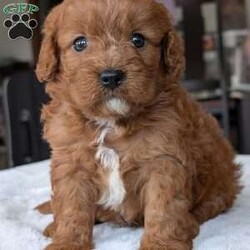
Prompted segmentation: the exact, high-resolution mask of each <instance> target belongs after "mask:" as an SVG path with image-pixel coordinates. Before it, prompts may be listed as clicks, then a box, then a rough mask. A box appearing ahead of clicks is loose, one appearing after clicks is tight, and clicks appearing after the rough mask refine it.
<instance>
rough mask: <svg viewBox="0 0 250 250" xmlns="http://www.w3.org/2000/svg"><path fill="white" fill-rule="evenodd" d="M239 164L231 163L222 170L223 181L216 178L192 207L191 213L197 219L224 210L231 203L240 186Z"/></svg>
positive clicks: (210, 216)
mask: <svg viewBox="0 0 250 250" xmlns="http://www.w3.org/2000/svg"><path fill="white" fill-rule="evenodd" d="M240 175H241V174H240V166H239V165H237V164H232V166H231V168H228V169H227V171H225V170H224V173H223V174H222V175H221V176H223V181H221V179H218V181H217V183H216V185H213V187H211V189H210V190H209V192H208V193H207V194H205V196H204V198H203V199H202V200H201V202H200V203H199V205H198V206H197V207H196V208H194V209H193V211H192V214H193V215H194V216H195V218H196V219H197V221H198V222H199V223H200V224H202V223H203V222H205V221H207V220H209V219H212V218H214V217H215V216H217V215H218V214H220V213H223V212H226V211H227V210H228V209H229V208H230V207H231V206H232V205H233V202H234V200H235V198H236V196H237V194H238V193H239V192H240V190H241V189H242V187H241V186H240V185H239V178H240Z"/></svg>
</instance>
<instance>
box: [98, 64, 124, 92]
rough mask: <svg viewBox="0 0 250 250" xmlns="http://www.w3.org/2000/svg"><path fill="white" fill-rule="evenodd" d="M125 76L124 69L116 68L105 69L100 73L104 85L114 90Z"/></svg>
mask: <svg viewBox="0 0 250 250" xmlns="http://www.w3.org/2000/svg"><path fill="white" fill-rule="evenodd" d="M124 78H125V73H124V72H123V71H121V70H114V69H108V70H104V71H103V72H102V73H101V75H100V80H101V83H102V85H103V86H104V87H106V88H109V89H112V90H114V89H116V88H117V87H119V86H120V85H121V84H122V82H123V80H124Z"/></svg>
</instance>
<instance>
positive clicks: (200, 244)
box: [0, 156, 250, 250]
mask: <svg viewBox="0 0 250 250" xmlns="http://www.w3.org/2000/svg"><path fill="white" fill-rule="evenodd" d="M237 161H239V162H241V163H242V164H243V165H244V168H243V173H244V174H243V176H242V183H243V184H244V185H245V188H244V190H243V192H242V194H241V195H240V196H239V197H238V199H237V201H236V203H235V205H234V207H233V208H232V209H231V210H230V211H229V212H228V213H226V214H222V215H220V216H218V217H217V218H216V219H213V220H210V221H209V222H207V223H205V224H204V225H202V227H201V231H200V234H199V236H198V237H197V238H196V239H195V241H194V249H195V250H250V157H246V156H245V157H243V156H241V157H238V159H237ZM48 165H49V162H48V161H45V162H40V163H37V164H31V165H27V166H24V167H19V168H15V169H11V170H6V171H1V172H0V250H41V249H43V248H44V247H45V246H46V245H47V244H48V243H49V242H50V240H49V239H47V238H45V237H44V236H43V235H42V230H43V229H44V228H45V226H46V225H47V224H48V223H49V222H50V221H51V220H52V216H51V215H49V216H44V215H41V214H39V213H38V212H37V211H35V210H34V209H33V208H34V207H35V206H36V205H38V204H39V203H42V202H44V201H46V200H48V199H49V196H50V185H49V167H48ZM142 232H143V230H142V229H134V228H120V227H118V226H115V225H112V224H102V225H98V226H95V228H94V241H95V246H96V249H97V250H118V249H119V250H136V249H138V247H139V242H140V238H141V235H142Z"/></svg>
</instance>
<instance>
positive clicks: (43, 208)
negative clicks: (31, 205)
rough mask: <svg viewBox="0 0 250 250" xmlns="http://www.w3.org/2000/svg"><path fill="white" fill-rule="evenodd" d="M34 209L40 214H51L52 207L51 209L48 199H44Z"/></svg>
mask: <svg viewBox="0 0 250 250" xmlns="http://www.w3.org/2000/svg"><path fill="white" fill-rule="evenodd" d="M35 209H36V210H38V211H39V212H40V213H41V214H51V213H52V209H51V203H50V201H46V202H44V203H42V204H40V205H38V206H37V207H35Z"/></svg>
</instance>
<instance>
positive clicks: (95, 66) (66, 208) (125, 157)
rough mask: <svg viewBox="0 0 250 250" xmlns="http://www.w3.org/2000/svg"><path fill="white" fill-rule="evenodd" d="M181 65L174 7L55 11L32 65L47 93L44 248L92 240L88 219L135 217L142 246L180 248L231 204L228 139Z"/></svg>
mask: <svg viewBox="0 0 250 250" xmlns="http://www.w3.org/2000/svg"><path fill="white" fill-rule="evenodd" d="M183 70H184V58H183V48H182V45H181V42H180V39H179V38H178V35H177V33H176V32H175V31H174V27H173V24H172V22H171V18H170V15H169V14H168V11H167V10H166V9H165V7H164V6H163V5H161V4H159V3H157V2H155V1H153V0H136V1H135V0H78V1H77V0H65V1H64V2H63V3H62V4H60V5H59V6H57V7H55V8H54V9H53V10H52V11H51V13H50V14H49V16H48V18H47V19H46V22H45V27H44V39H43V42H42V47H41V52H40V57H39V62H38V65H37V70H36V73H37V76H38V78H39V80H40V81H42V82H46V84H47V85H46V90H47V93H48V94H49V95H50V97H51V101H50V103H49V104H48V105H46V106H44V108H43V112H42V119H43V120H44V136H45V138H46V140H47V141H48V142H49V143H50V146H51V149H52V162H51V183H52V189H53V195H52V201H51V210H52V212H53V215H54V222H53V223H52V224H51V225H49V227H48V228H47V230H46V231H45V233H46V234H47V235H50V236H52V238H53V241H52V243H51V244H50V245H49V246H48V247H47V248H46V249H47V250H62V249H64V250H77V249H79V250H80V249H81V250H90V249H92V248H93V247H94V246H93V242H92V231H93V225H94V223H95V221H96V220H98V221H101V222H102V221H113V222H115V223H120V224H123V225H132V226H133V225H143V226H144V228H145V231H144V235H143V238H142V240H141V245H140V249H141V250H146V249H147V250H151V249H152V250H157V249H167V250H188V249H191V248H192V239H193V238H194V237H195V236H196V235H197V234H198V231H199V225H200V224H201V223H203V222H204V221H206V220H208V219H210V218H212V217H214V216H216V215H218V214H219V213H221V212H223V211H225V210H227V209H228V208H229V207H231V206H232V204H233V201H234V199H235V197H236V195H237V193H238V192H239V190H240V186H239V184H238V182H239V181H238V179H239V175H240V174H239V172H240V171H239V166H238V165H236V164H235V163H234V157H235V155H234V152H233V149H232V147H231V145H230V144H229V142H228V141H227V140H226V139H225V138H223V135H222V131H221V130H220V129H219V126H218V124H217V122H216V120H215V119H214V118H213V117H212V116H211V115H209V114H206V113H205V112H204V111H203V110H202V109H201V108H200V106H199V104H198V103H196V102H195V101H194V100H192V98H190V96H189V95H188V94H187V92H186V91H185V90H184V89H183V88H182V86H181V84H180V82H181V77H182V74H183ZM47 205H48V204H47ZM40 208H41V207H40ZM43 208H46V204H45V205H44V206H43ZM47 209H48V208H47Z"/></svg>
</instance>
